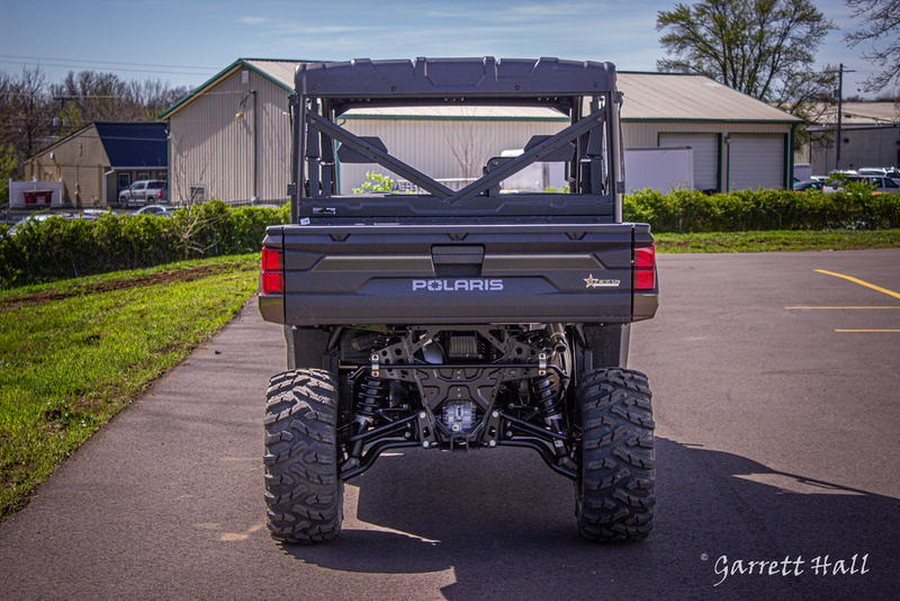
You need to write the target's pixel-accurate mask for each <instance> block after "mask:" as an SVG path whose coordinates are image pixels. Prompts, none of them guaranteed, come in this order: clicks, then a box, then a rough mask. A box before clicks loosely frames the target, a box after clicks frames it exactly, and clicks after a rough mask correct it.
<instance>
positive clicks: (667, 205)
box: [623, 184, 900, 233]
mask: <svg viewBox="0 0 900 601" xmlns="http://www.w3.org/2000/svg"><path fill="white" fill-rule="evenodd" d="M623 214H624V217H625V220H626V221H636V222H640V223H649V224H650V225H652V226H653V230H654V231H656V232H679V233H682V232H736V231H750V230H823V229H845V228H851V229H887V228H896V227H900V194H872V192H871V191H870V190H869V189H867V188H865V187H864V186H860V185H854V184H851V185H849V186H848V187H847V190H846V191H840V192H834V193H827V194H826V193H823V192H817V191H810V192H793V191H790V190H744V191H741V192H729V193H727V194H712V195H706V194H703V193H702V192H697V191H689V190H680V191H675V192H672V193H670V194H661V193H659V192H656V191H654V190H649V189H648V190H641V191H638V192H635V193H634V194H632V195H630V196H627V197H626V198H625V204H624V207H623Z"/></svg>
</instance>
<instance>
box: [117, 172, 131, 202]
mask: <svg viewBox="0 0 900 601" xmlns="http://www.w3.org/2000/svg"><path fill="white" fill-rule="evenodd" d="M130 185H131V173H128V172H120V173H119V174H118V178H117V182H116V188H117V189H116V198H118V197H119V192H121V191H122V190H124V189H125V188H127V187H128V186H130Z"/></svg>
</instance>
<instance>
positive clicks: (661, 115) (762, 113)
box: [618, 71, 801, 123]
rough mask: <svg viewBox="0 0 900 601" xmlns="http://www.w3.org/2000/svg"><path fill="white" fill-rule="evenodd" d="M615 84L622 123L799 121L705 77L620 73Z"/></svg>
mask: <svg viewBox="0 0 900 601" xmlns="http://www.w3.org/2000/svg"><path fill="white" fill-rule="evenodd" d="M618 83H619V90H621V91H622V92H623V93H624V95H625V102H624V104H623V105H622V120H623V121H707V122H708V121H719V122H722V121H740V122H744V123H747V122H752V123H799V122H800V121H801V119H799V118H797V117H794V116H793V115H790V114H788V113H785V112H784V111H781V110H779V109H776V108H774V107H771V106H769V105H768V104H766V103H765V102H762V101H759V100H757V99H755V98H752V97H751V96H747V95H746V94H743V93H741V92H738V91H737V90H732V89H731V88H729V87H728V86H724V85H722V84H720V83H718V82H715V81H713V80H712V79H710V78H708V77H706V76H705V75H681V74H672V73H635V72H630V71H620V72H619V82H618Z"/></svg>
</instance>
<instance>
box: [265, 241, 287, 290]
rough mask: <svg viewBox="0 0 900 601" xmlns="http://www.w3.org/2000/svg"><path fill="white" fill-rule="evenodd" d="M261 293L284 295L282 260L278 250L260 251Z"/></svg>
mask: <svg viewBox="0 0 900 601" xmlns="http://www.w3.org/2000/svg"><path fill="white" fill-rule="evenodd" d="M261 283H262V293H263V294H284V260H283V256H282V253H281V251H280V250H275V249H273V248H267V247H263V249H262V277H261Z"/></svg>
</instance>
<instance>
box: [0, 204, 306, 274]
mask: <svg viewBox="0 0 900 601" xmlns="http://www.w3.org/2000/svg"><path fill="white" fill-rule="evenodd" d="M289 216H290V211H289V208H288V206H287V205H285V206H284V207H283V208H281V209H275V208H269V207H237V208H234V209H232V208H229V207H228V206H227V205H226V204H225V203H222V202H219V201H211V202H208V203H203V204H199V205H195V206H193V207H191V208H189V209H188V208H185V209H179V210H177V211H175V214H174V215H173V217H171V218H166V217H156V216H153V215H138V216H131V215H104V216H102V217H100V218H99V219H97V220H95V221H88V220H85V219H65V218H63V217H53V218H50V219H47V220H46V221H43V222H35V223H30V224H28V225H26V226H25V227H23V228H21V229H19V230H18V231H17V232H16V233H15V235H12V236H9V235H7V236H3V237H2V238H0V288H11V287H15V286H22V285H26V284H36V283H40V282H48V281H53V280H58V279H62V278H68V277H77V276H81V275H88V274H94V273H104V272H107V271H117V270H120V269H136V268H139V267H152V266H154V265H161V264H165V263H171V262H173V261H180V260H183V259H192V258H200V257H209V256H218V255H231V254H239V253H247V252H254V251H257V250H259V248H260V244H261V242H262V239H263V237H264V236H265V231H266V227H267V226H269V225H275V224H279V223H287V222H288V220H289Z"/></svg>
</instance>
